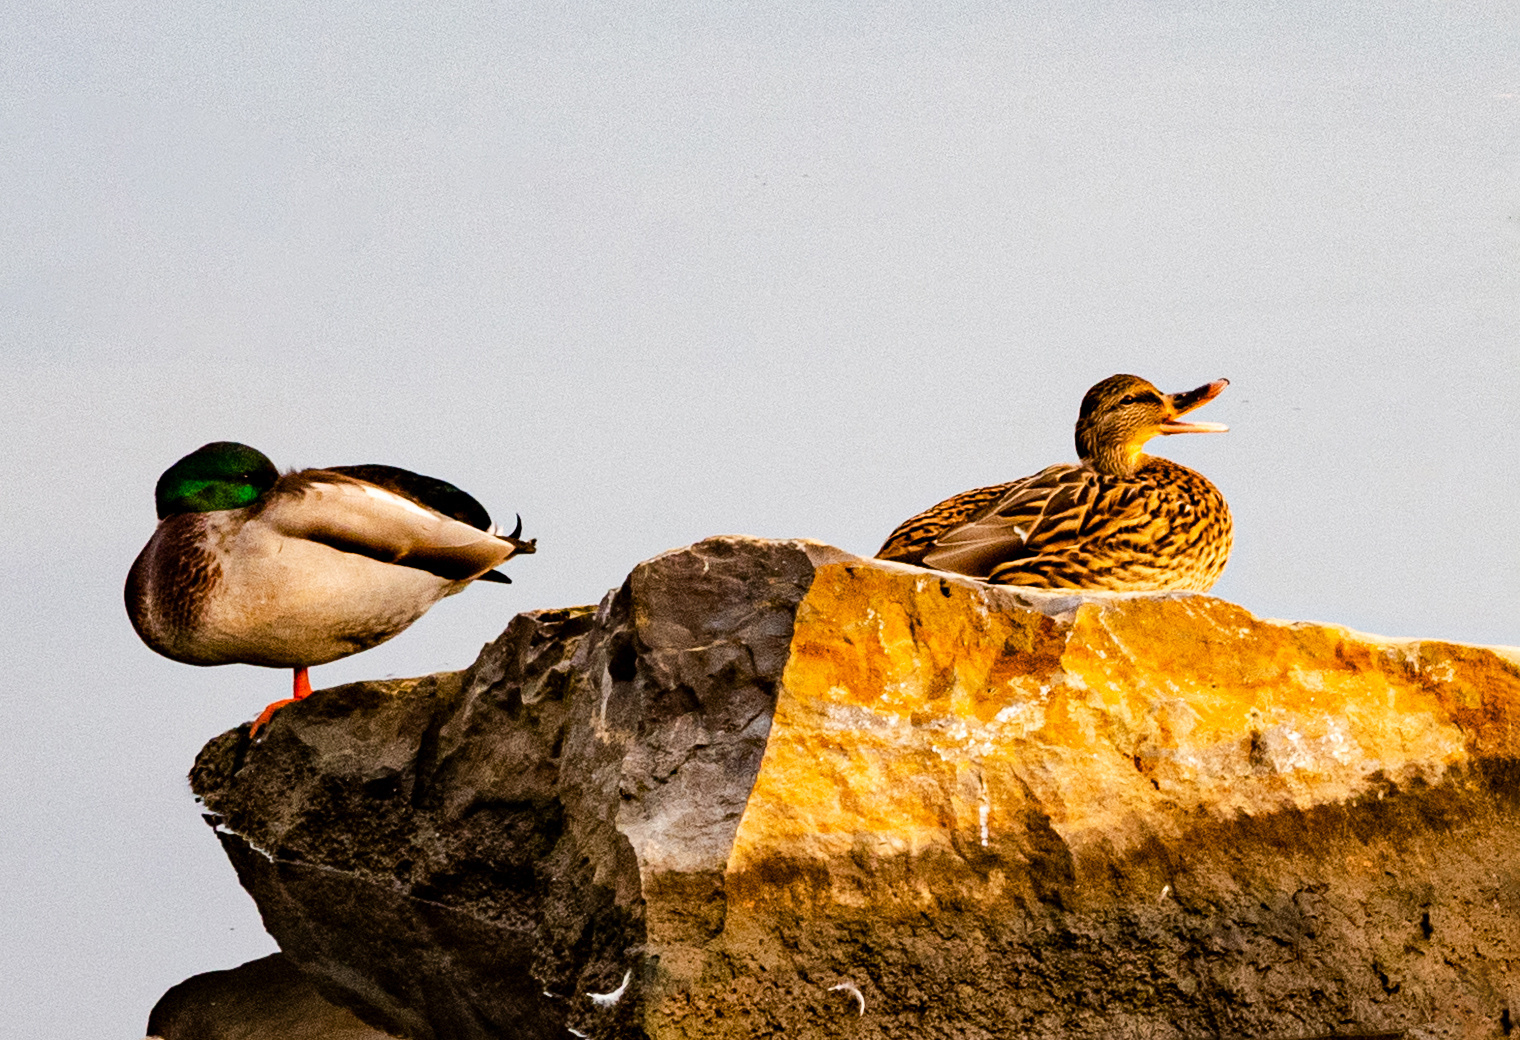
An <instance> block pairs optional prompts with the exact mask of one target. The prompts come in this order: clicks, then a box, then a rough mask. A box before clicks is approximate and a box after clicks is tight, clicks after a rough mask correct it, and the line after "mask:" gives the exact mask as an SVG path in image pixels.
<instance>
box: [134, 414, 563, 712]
mask: <svg viewBox="0 0 1520 1040" xmlns="http://www.w3.org/2000/svg"><path fill="white" fill-rule="evenodd" d="M154 497H155V500H156V502H157V506H158V520H159V523H158V528H157V530H155V531H154V532H153V537H152V538H151V539H149V540H148V544H147V545H146V546H145V547H144V548H143V551H142V552H141V553H140V554H138V557H137V562H136V563H134V564H132V570H131V572H130V573H129V574H128V575H127V588H126V598H127V614H128V616H129V617H130V618H131V619H132V626H133V627H134V628H136V629H137V634H138V635H139V636H141V637H142V640H143V642H145V643H147V644H148V646H150V647H151V648H152V649H154V650H156V651H158V652H159V653H161V654H163V655H164V656H165V657H169V658H173V659H174V660H176V661H181V662H184V663H185V664H200V665H213V664H257V665H264V666H266V667H269V668H294V669H295V693H294V696H292V697H291V698H290V700H283V701H276V702H275V703H274V704H271V705H269V707H267V708H265V709H264V712H263V714H261V715H260V716H259V718H258V719H257V720H256V721H255V722H254V727H253V728H254V732H257V731H258V729H259V727H261V726H262V725H263V724H264V723H265V722H267V721H268V719H269V717H270V716H271V715H272V714H274V711H275V709H276V708H279V707H281V706H283V705H285V704H289V703H290V701H291V700H300V699H301V698H302V697H305V696H306V695H307V694H309V693H310V692H311V682H310V679H309V678H308V676H307V674H306V670H307V669H308V668H309V667H311V666H312V665H318V664H326V663H327V662H329V661H336V660H337V659H338V658H340V657H347V656H348V655H349V654H356V653H358V652H359V651H360V650H368V649H369V648H370V647H372V646H375V645H377V644H379V643H383V642H385V641H386V640H387V639H389V638H391V637H392V636H394V635H396V634H397V633H398V632H400V631H401V630H402V629H404V628H406V627H407V626H408V625H410V624H411V623H412V622H413V621H416V620H417V619H418V618H420V617H421V616H422V615H423V614H425V613H426V612H427V610H428V608H429V607H431V606H432V605H433V604H434V603H436V602H438V601H439V600H440V599H442V598H443V597H444V596H451V595H453V594H454V593H456V592H458V591H459V590H460V589H463V588H464V587H465V586H466V585H468V584H469V583H470V582H472V581H474V580H476V579H480V580H482V581H499V582H505V581H510V580H511V579H509V578H508V577H507V576H506V575H505V574H501V573H499V572H498V571H495V570H493V569H492V568H494V567H496V566H497V565H499V564H502V563H505V562H506V561H507V560H509V559H511V558H512V557H513V556H515V555H517V554H518V553H531V552H533V551H534V547H535V542H536V539H534V540H530V541H522V540H520V539H519V538H518V535H519V534H521V533H522V520H521V518H519V519H518V522H517V529H516V530H514V531H513V532H512V533H511V534H509V535H503V534H498V533H497V531H496V528H495V527H494V526H492V524H491V518H490V517H489V516H488V515H486V511H485V510H484V509H483V508H482V507H481V505H480V503H479V502H476V501H475V500H474V499H473V498H471V497H470V496H469V495H467V494H465V493H464V492H463V491H460V490H459V489H458V488H456V487H454V486H453V485H452V484H447V483H444V482H443V481H441V480H435V479H433V478H432V477H424V476H421V475H420V474H417V473H409V472H408V471H406V470H404V469H397V468H395V467H394V466H333V467H330V468H327V469H306V470H301V471H299V472H292V473H286V474H285V475H284V476H281V475H280V473H279V471H278V470H276V469H275V468H274V464H273V463H272V462H270V461H269V459H268V458H267V457H266V456H265V455H264V454H263V453H262V452H260V451H256V450H255V449H253V448H250V447H248V446H247V445H245V444H236V443H233V442H231V441H218V442H216V443H214V444H207V445H206V446H205V447H203V448H199V449H197V450H196V451H193V452H191V453H190V454H189V455H186V456H185V457H184V458H182V459H180V460H179V461H178V462H176V463H175V464H174V465H172V466H170V467H169V468H168V470H166V471H165V472H164V475H163V476H162V477H160V478H159V479H158V486H157V488H156V489H155V492H154Z"/></svg>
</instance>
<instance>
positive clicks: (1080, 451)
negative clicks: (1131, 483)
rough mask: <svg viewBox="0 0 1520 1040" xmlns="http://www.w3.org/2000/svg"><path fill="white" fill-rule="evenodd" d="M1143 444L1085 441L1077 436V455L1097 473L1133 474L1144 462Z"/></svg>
mask: <svg viewBox="0 0 1520 1040" xmlns="http://www.w3.org/2000/svg"><path fill="white" fill-rule="evenodd" d="M1144 447H1145V444H1144V443H1143V442H1142V443H1139V444H1134V443H1129V444H1126V443H1124V442H1123V441H1096V442H1094V441H1091V440H1089V441H1086V442H1084V440H1083V438H1082V437H1078V438H1077V456H1078V458H1080V459H1081V460H1082V461H1083V462H1084V463H1085V464H1087V465H1089V466H1091V467H1092V468H1093V469H1095V470H1097V471H1098V472H1099V473H1107V474H1109V475H1110V476H1115V477H1129V476H1133V475H1134V473H1135V470H1137V469H1139V468H1140V467H1141V465H1143V464H1144V462H1145V452H1144V451H1143V450H1142V449H1143V448H1144Z"/></svg>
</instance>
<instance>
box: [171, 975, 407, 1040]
mask: <svg viewBox="0 0 1520 1040" xmlns="http://www.w3.org/2000/svg"><path fill="white" fill-rule="evenodd" d="M389 1038H390V1034H388V1033H382V1032H380V1031H379V1030H376V1029H372V1028H370V1027H369V1026H367V1025H365V1024H364V1023H363V1022H361V1021H359V1019H358V1018H356V1017H355V1016H354V1014H353V1013H352V1012H351V1011H348V1010H346V1009H344V1008H341V1007H337V1006H335V1005H333V1004H332V1003H330V1002H328V1001H327V1000H324V999H323V998H322V995H321V994H320V993H319V992H317V989H316V987H315V986H313V985H312V981H311V979H309V978H308V977H307V976H306V975H304V974H303V973H302V972H301V971H300V970H299V969H298V968H296V967H295V966H293V965H292V964H291V963H290V962H289V960H288V959H287V958H286V957H285V955H284V954H280V953H274V954H270V955H269V956H268V957H260V958H259V959H258V960H256V961H249V962H248V963H247V964H242V965H239V966H238V967H236V968H229V969H227V970H226V971H208V972H204V973H202V974H200V975H196V976H194V977H192V978H188V979H186V980H185V981H184V982H181V983H180V984H179V985H178V986H175V987H173V988H172V989H170V990H169V992H167V993H165V994H164V995H163V999H161V1000H160V1001H159V1002H158V1004H157V1005H156V1006H155V1007H154V1008H153V1012H152V1013H151V1014H150V1015H149V1016H148V1040H389Z"/></svg>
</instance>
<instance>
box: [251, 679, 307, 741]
mask: <svg viewBox="0 0 1520 1040" xmlns="http://www.w3.org/2000/svg"><path fill="white" fill-rule="evenodd" d="M295 673H296V674H295V684H294V687H293V692H292V693H291V695H290V696H289V697H287V698H285V699H284V700H282V701H275V702H274V703H273V704H271V705H269V706H268V707H266V708H265V709H264V710H263V711H261V712H259V717H258V718H256V719H254V720H253V725H252V726H251V727H249V730H248V736H249V737H256V736H258V735H259V730H261V729H263V728H264V725H265V724H266V723H267V722H268V721H269V720H270V719H271V718H273V717H274V713H275V712H277V711H279V710H280V709H281V708H283V707H285V705H287V704H294V703H295V702H296V701H300V700H305V699H306V698H307V697H310V696H311V676H310V675H308V674H307V671H306V667H305V666H304V665H303V666H301V667H300V668H297V669H296V670H295Z"/></svg>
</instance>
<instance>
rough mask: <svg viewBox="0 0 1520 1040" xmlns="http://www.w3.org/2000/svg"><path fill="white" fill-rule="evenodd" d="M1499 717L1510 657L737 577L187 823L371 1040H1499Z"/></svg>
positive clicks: (1221, 614)
mask: <svg viewBox="0 0 1520 1040" xmlns="http://www.w3.org/2000/svg"><path fill="white" fill-rule="evenodd" d="M1517 707H1520V654H1517V653H1516V652H1514V651H1506V650H1502V649H1490V648H1480V647H1469V646H1461V645H1456V644H1449V643H1438V642H1431V641H1391V640H1383V639H1378V638H1376V637H1371V636H1364V635H1360V634H1357V633H1353V632H1350V631H1348V630H1346V629H1342V628H1337V627H1333V626H1326V625H1318V624H1308V623H1299V624H1289V623H1283V622H1274V621H1265V620H1261V619H1258V618H1255V617H1253V616H1252V615H1251V614H1249V613H1247V612H1246V611H1245V610H1243V609H1241V608H1240V607H1237V606H1235V605H1233V604H1230V603H1226V602H1224V601H1222V600H1217V599H1212V598H1209V597H1205V596H1194V595H1186V594H1169V595H1155V596H1120V595H1075V594H1064V593H1042V592H1037V591H1029V590H1018V589H1007V588H992V587H988V586H984V585H981V584H979V583H977V582H974V581H970V580H967V579H963V578H958V577H955V576H951V575H943V574H939V573H935V572H929V571H924V570H918V569H914V568H908V567H902V566H898V565H893V564H884V563H880V562H877V561H869V560H863V559H858V558H855V557H850V556H847V555H845V554H843V553H840V552H839V551H837V550H833V549H830V548H828V547H826V546H821V545H818V544H816V543H808V542H797V541H790V542H766V541H759V540H754V539H743V538H720V539H709V540H708V541H706V542H702V543H699V544H698V545H695V546H692V547H690V548H688V549H682V550H675V551H673V552H670V553H666V554H663V555H662V556H660V557H657V558H656V559H654V560H651V561H649V562H647V563H645V564H641V565H640V566H639V567H638V568H637V569H635V571H634V572H633V574H632V575H630V577H629V579H628V581H627V582H625V583H624V585H623V586H622V587H621V588H620V589H617V590H614V592H613V593H610V594H609V596H608V598H607V599H606V600H605V601H604V602H603V603H602V605H601V606H600V607H599V608H595V609H592V608H573V609H569V610H563V611H544V612H537V613H533V614H526V615H523V616H521V617H519V618H518V619H516V620H515V621H514V622H513V623H512V625H511V626H510V627H509V628H508V629H507V631H506V632H505V633H504V634H503V636H502V637H501V639H499V640H497V641H496V642H495V643H493V644H492V645H491V646H489V647H487V648H486V650H485V651H484V653H483V654H482V656H481V659H480V660H479V661H477V662H476V664H475V665H474V666H473V667H472V668H471V669H469V670H468V671H466V672H464V673H451V674H447V675H440V676H432V677H427V678H425V679H422V680H408V681H404V682H392V683H375V684H358V685H355V686H348V687H341V688H338V689H335V690H329V691H322V692H320V693H319V694H317V695H315V696H313V697H312V698H310V699H308V700H307V701H305V702H302V703H300V704H297V705H293V706H291V707H289V708H286V709H283V710H282V711H281V712H280V713H279V714H278V715H277V716H276V718H275V721H274V722H273V723H272V724H271V725H270V727H269V729H268V731H267V737H266V738H265V739H264V740H262V741H261V742H260V743H258V744H256V745H250V744H249V743H248V741H247V738H246V733H245V731H235V732H233V733H229V734H226V735H224V736H223V737H221V738H218V739H217V740H216V741H213V742H212V744H210V745H208V747H207V748H206V750H205V751H204V752H202V755H201V759H200V761H199V762H198V763H197V767H196V771H195V773H194V774H193V776H192V782H193V784H194V786H195V789H196V791H197V793H198V794H200V795H201V797H202V798H203V799H204V800H205V803H206V806H207V808H208V810H209V811H210V812H211V813H212V814H214V815H213V820H214V822H216V823H218V825H219V827H220V831H221V834H222V840H223V843H224V845H225V846H226V848H227V850H228V852H229V855H230V856H231V857H232V859H233V861H234V863H235V865H236V866H237V868H238V871H239V875H240V877H241V879H242V880H243V883H244V884H245V886H247V887H248V888H249V890H250V892H251V893H252V894H253V895H254V898H255V899H256V900H257V901H258V903H259V906H260V909H261V911H262V912H263V914H264V918H265V922H266V925H267V926H268V928H269V930H270V932H271V934H273V935H274V936H275V938H276V939H277V940H278V941H279V942H280V944H281V947H282V949H283V950H284V951H285V952H286V954H287V956H288V957H289V958H290V959H291V960H292V961H293V962H294V963H296V964H297V965H299V966H300V967H301V968H302V969H303V970H304V971H306V972H307V973H308V974H309V975H311V976H312V977H313V978H314V979H315V980H316V981H317V982H318V983H319V984H320V988H321V990H322V993H323V994H324V995H325V996H327V997H328V998H329V999H337V1000H340V1001H341V1002H342V1003H343V1004H344V1005H345V1006H347V1007H349V1008H351V1009H352V1010H353V1011H354V1012H355V1013H356V1014H358V1015H359V1016H360V1017H362V1018H363V1019H364V1020H365V1021H366V1022H368V1023H370V1024H371V1025H374V1026H377V1027H380V1028H384V1029H387V1030H389V1031H391V1032H394V1033H396V1034H398V1035H406V1036H411V1037H418V1038H430V1037H440V1038H441V1037H487V1036H489V1037H518V1036H521V1037H539V1036H545V1037H547V1036H566V1035H571V1034H570V1033H569V1032H567V1030H574V1031H578V1032H580V1033H584V1034H587V1035H590V1036H594V1037H597V1038H598V1040H605V1038H609V1037H645V1036H648V1037H683V1038H684V1037H747V1036H772V1035H784V1036H796V1037H809V1036H851V1037H854V1036H870V1037H913V1038H922V1037H945V1038H950V1037H954V1038H963V1037H1002V1036H1010V1035H1018V1036H1024V1037H1051V1038H1055V1037H1062V1038H1065V1037H1071V1036H1086V1035H1091V1036H1115V1037H1119V1036H1124V1037H1137V1038H1151V1037H1155V1038H1162V1037H1166V1038H1172V1037H1177V1038H1181V1037H1205V1036H1207V1037H1215V1036H1229V1037H1258V1036H1259V1037H1281V1038H1290V1037H1308V1036H1315V1035H1320V1034H1329V1033H1336V1034H1342V1035H1358V1034H1376V1033H1394V1034H1397V1033H1400V1032H1407V1031H1410V1030H1413V1031H1414V1032H1413V1033H1411V1034H1410V1035H1417V1036H1423V1035H1429V1036H1453V1037H1490V1036H1501V1035H1505V1034H1506V1033H1507V1032H1508V1031H1509V1030H1510V1029H1511V1028H1512V1025H1513V1022H1514V1020H1516V1019H1520V975H1517V974H1516V973H1514V972H1513V971H1512V970H1511V967H1510V966H1511V965H1512V964H1514V963H1516V962H1520V841H1517V838H1520V763H1517V759H1520V755H1517V734H1516V727H1515V721H1516V718H1517ZM625 982H626V985H624V983H625ZM593 995H595V996H593Z"/></svg>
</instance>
